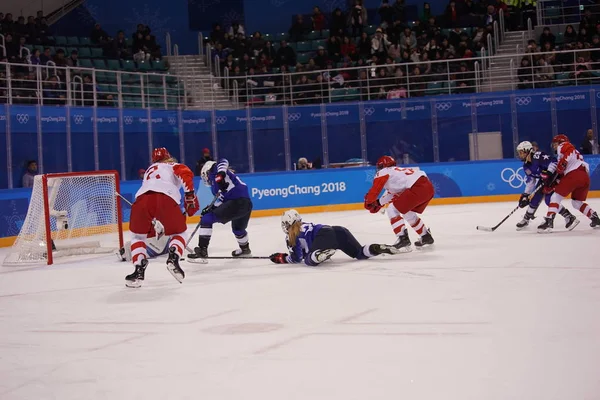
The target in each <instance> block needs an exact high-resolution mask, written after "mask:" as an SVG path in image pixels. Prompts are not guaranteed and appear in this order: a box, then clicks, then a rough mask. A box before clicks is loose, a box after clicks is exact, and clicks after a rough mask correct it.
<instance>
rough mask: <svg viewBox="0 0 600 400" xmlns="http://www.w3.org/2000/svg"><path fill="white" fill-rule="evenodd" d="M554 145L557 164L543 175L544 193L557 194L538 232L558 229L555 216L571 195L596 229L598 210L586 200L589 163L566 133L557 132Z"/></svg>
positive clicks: (577, 207) (553, 196) (573, 201)
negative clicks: (565, 199)
mask: <svg viewBox="0 0 600 400" xmlns="http://www.w3.org/2000/svg"><path fill="white" fill-rule="evenodd" d="M552 148H553V149H554V151H556V159H557V161H556V164H554V163H553V164H551V165H550V166H549V167H548V171H547V172H545V173H543V174H542V181H543V182H544V183H543V184H544V188H543V190H544V192H545V193H551V192H552V190H554V194H553V195H552V197H551V198H550V204H549V205H548V214H547V215H546V217H545V221H544V223H543V224H541V225H540V226H538V232H551V231H552V229H553V228H554V217H555V216H556V213H557V212H558V209H559V206H560V203H561V202H562V200H563V199H564V198H565V197H567V196H568V195H569V194H570V195H571V204H573V207H575V208H576V209H578V210H579V211H580V212H581V213H582V214H583V215H585V216H586V217H588V218H589V219H590V220H591V221H592V222H591V224H590V226H591V227H592V228H600V218H598V213H596V211H594V210H592V208H591V207H590V206H589V205H588V204H587V203H586V202H585V200H586V199H587V195H588V192H589V190H590V173H589V166H588V164H587V163H586V162H584V161H583V156H582V155H581V153H579V151H577V149H576V148H575V146H574V145H573V144H572V143H571V142H570V141H569V138H568V137H567V136H566V135H556V136H555V137H554V139H552Z"/></svg>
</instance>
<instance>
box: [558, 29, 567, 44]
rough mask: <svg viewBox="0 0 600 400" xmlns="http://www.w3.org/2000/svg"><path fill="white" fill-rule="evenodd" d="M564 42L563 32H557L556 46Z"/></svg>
mask: <svg viewBox="0 0 600 400" xmlns="http://www.w3.org/2000/svg"><path fill="white" fill-rule="evenodd" d="M564 42H565V33H564V32H558V35H556V44H557V45H561V44H563V43H564Z"/></svg>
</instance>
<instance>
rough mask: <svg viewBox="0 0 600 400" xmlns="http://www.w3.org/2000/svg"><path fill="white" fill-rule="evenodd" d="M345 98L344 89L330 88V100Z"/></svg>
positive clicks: (343, 99) (342, 99)
mask: <svg viewBox="0 0 600 400" xmlns="http://www.w3.org/2000/svg"><path fill="white" fill-rule="evenodd" d="M345 100H346V89H332V90H331V101H345Z"/></svg>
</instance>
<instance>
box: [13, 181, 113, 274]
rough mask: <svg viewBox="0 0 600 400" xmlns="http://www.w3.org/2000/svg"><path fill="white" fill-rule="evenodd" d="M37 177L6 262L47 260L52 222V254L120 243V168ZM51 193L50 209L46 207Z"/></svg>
mask: <svg viewBox="0 0 600 400" xmlns="http://www.w3.org/2000/svg"><path fill="white" fill-rule="evenodd" d="M46 176H47V182H48V184H47V192H45V191H44V185H43V175H37V176H36V177H35V181H34V185H33V191H32V193H31V200H30V203H29V209H28V210H27V216H26V217H25V221H24V222H23V226H22V227H21V231H20V232H19V236H18V237H17V239H16V241H15V243H14V244H13V246H12V248H11V250H10V253H9V254H8V255H7V257H6V258H5V260H4V264H9V265H10V264H24V263H40V262H47V260H48V254H47V252H48V251H47V243H48V242H47V239H48V238H47V234H46V232H47V229H46V226H47V225H48V224H49V226H50V236H51V237H50V239H51V245H52V249H53V250H52V258H56V257H61V256H68V255H78V254H94V253H109V252H112V251H114V250H116V249H118V247H119V243H120V233H119V224H120V221H119V213H118V210H117V198H116V191H117V179H118V175H116V174H115V173H106V174H97V173H94V174H89V175H86V174H85V173H81V174H69V175H67V176H65V175H58V176H54V177H53V176H52V174H49V175H46ZM44 197H47V198H48V208H49V215H48V217H46V213H45V211H44Z"/></svg>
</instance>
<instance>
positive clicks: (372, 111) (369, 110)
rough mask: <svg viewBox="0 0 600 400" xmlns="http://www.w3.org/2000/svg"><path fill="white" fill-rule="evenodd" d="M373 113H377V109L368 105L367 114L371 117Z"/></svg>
mask: <svg viewBox="0 0 600 400" xmlns="http://www.w3.org/2000/svg"><path fill="white" fill-rule="evenodd" d="M373 114H375V109H374V108H373V107H367V108H365V115H367V116H369V117H370V116H371V115H373Z"/></svg>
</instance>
